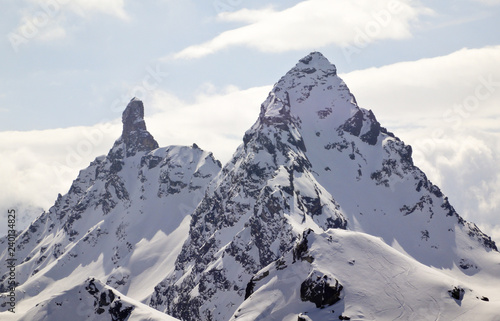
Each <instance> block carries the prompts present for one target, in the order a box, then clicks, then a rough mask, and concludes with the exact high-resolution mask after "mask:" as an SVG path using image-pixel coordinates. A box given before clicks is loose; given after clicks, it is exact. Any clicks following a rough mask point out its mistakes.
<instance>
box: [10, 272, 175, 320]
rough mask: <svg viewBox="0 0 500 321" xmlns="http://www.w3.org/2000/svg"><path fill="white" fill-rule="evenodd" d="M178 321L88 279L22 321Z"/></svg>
mask: <svg viewBox="0 0 500 321" xmlns="http://www.w3.org/2000/svg"><path fill="white" fill-rule="evenodd" d="M69 318H71V320H73V321H100V320H113V321H144V320H149V321H176V320H178V319H175V318H173V317H169V316H168V315H166V314H164V313H161V312H159V311H157V310H155V309H152V308H150V307H149V306H147V305H145V304H143V303H140V302H138V301H135V300H132V299H130V298H128V297H126V296H124V295H123V294H121V293H119V292H118V291H117V290H115V289H113V288H111V287H110V286H107V285H104V284H103V283H101V282H100V281H98V280H96V279H94V278H89V279H87V280H85V282H83V283H82V284H78V285H77V286H75V287H73V288H71V289H69V290H67V291H64V292H62V293H60V294H58V295H55V296H53V297H51V298H50V299H47V300H45V301H43V302H40V303H38V304H36V305H35V306H34V307H32V308H31V309H29V310H28V311H27V312H26V313H25V314H24V315H23V316H22V317H21V318H20V319H19V321H33V320H40V321H42V320H43V321H67V320H68V319H69Z"/></svg>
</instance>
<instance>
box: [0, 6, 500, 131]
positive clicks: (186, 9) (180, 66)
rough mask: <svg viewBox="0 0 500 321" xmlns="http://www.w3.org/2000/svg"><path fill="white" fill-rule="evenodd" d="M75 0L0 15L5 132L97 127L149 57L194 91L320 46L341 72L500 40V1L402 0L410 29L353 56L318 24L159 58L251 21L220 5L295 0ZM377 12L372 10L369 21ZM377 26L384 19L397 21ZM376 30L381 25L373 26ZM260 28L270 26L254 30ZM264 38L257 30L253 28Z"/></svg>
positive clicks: (171, 88) (173, 87)
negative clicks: (273, 48)
mask: <svg viewBox="0 0 500 321" xmlns="http://www.w3.org/2000/svg"><path fill="white" fill-rule="evenodd" d="M72 2H76V3H77V4H76V5H69V4H68V3H69V1H68V0H50V1H42V0H23V1H12V0H10V1H4V2H3V4H2V6H3V8H2V12H1V13H0V15H1V19H0V30H1V34H2V35H3V37H1V38H0V39H1V41H0V53H1V62H0V64H1V65H0V66H1V67H0V108H1V109H0V110H1V111H0V112H1V114H0V115H1V118H0V130H31V129H48V128H58V127H69V126H76V125H92V124H95V123H96V122H99V121H101V120H103V119H113V118H116V117H117V113H116V112H114V111H112V110H111V109H114V108H112V107H110V106H114V103H113V102H114V101H115V100H116V99H117V98H119V99H121V97H122V96H123V95H124V92H127V89H129V88H133V87H134V86H135V85H136V84H137V83H140V82H142V80H143V78H144V77H145V76H146V75H147V73H148V71H147V68H148V67H149V68H153V69H158V70H160V71H162V72H163V73H165V74H168V76H164V77H162V79H161V83H159V84H158V87H159V88H160V89H163V90H166V91H168V92H171V93H172V94H174V95H176V96H178V97H180V98H182V99H186V100H189V99H191V97H193V96H194V95H195V94H196V93H197V92H199V91H200V90H203V88H204V86H205V85H206V84H207V83H210V84H213V85H214V86H216V87H224V86H227V85H235V86H237V87H238V88H242V89H244V88H250V87H255V86H262V85H269V84H272V83H274V82H275V81H276V80H277V78H278V77H280V76H281V75H282V74H283V73H284V72H286V71H287V70H288V69H289V68H290V66H293V64H294V63H295V61H296V60H297V59H299V57H302V56H303V55H305V54H307V53H308V52H310V51H313V50H319V51H322V52H323V53H324V54H325V56H327V57H328V58H329V59H330V61H332V62H333V63H335V64H336V65H337V67H338V69H339V71H340V72H342V73H346V72H349V71H352V70H358V69H365V68H369V67H373V66H376V67H378V66H383V65H388V64H392V63H395V62H400V61H414V60H418V59H421V58H428V57H435V56H442V55H446V54H449V53H452V52H454V51H456V50H459V49H461V48H464V47H467V48H481V47H484V46H487V45H497V44H499V42H500V36H499V35H498V30H500V19H499V18H500V16H499V12H500V6H498V5H494V4H495V3H497V4H498V3H499V1H493V0H492V1H484V2H486V3H488V2H490V3H491V4H490V5H487V4H484V3H482V2H481V1H473V0H461V1H457V0H453V1H401V3H404V4H407V5H409V6H410V7H411V10H414V11H415V12H417V11H418V10H420V12H418V13H414V14H415V17H413V18H411V19H410V18H409V19H407V20H405V21H404V23H407V24H408V25H407V26H406V30H405V31H406V32H407V33H408V34H407V35H406V36H405V37H404V38H402V39H394V38H395V37H392V36H382V37H380V39H373V40H372V39H370V43H369V44H368V45H367V46H366V47H364V48H359V49H360V52H359V53H358V52H357V51H355V52H354V53H353V54H352V55H351V56H349V59H346V55H345V54H344V50H345V49H342V46H341V45H339V43H338V42H336V41H330V44H328V43H327V44H324V43H323V40H324V39H323V40H322V38H327V37H325V36H323V35H321V34H318V33H316V34H310V36H309V38H311V39H315V40H314V41H311V43H310V44H305V45H304V46H302V47H301V48H299V49H296V48H293V46H290V49H288V48H284V49H282V50H280V51H279V52H263V50H261V49H255V48H252V47H250V48H249V46H247V45H245V44H239V45H238V44H236V45H228V46H227V47H226V48H224V49H221V50H220V51H218V52H216V53H214V54H211V55H208V56H205V57H201V58H198V59H188V60H186V59H176V60H167V61H165V60H161V58H162V57H165V56H169V55H172V54H174V53H177V52H179V51H181V50H183V49H185V48H186V47H189V46H192V45H196V44H200V43H203V42H206V41H209V40H210V39H212V38H214V37H216V36H217V35H218V34H220V33H221V32H224V31H227V30H231V29H236V28H238V27H241V26H244V25H246V24H248V23H247V22H241V21H221V19H220V18H219V19H218V18H217V15H218V14H221V12H222V11H227V12H236V11H241V10H244V9H253V10H262V9H264V8H270V7H272V8H273V9H272V10H273V11H274V12H275V13H277V12H280V11H282V12H283V11H286V9H289V8H292V7H293V6H294V5H295V4H298V3H300V2H301V1H272V2H268V1H254V0H252V1H249V0H214V1H211V0H209V1H189V0H188V1H173V0H156V1H148V2H141V1H130V0H123V1H120V0H109V1H88V2H85V1H83V0H81V1H72ZM308 2H311V3H314V2H316V3H317V4H316V5H315V6H314V8H313V9H311V10H317V11H320V10H321V8H322V6H324V5H325V4H326V3H331V4H332V5H331V6H332V7H333V6H335V5H336V4H335V3H338V6H339V9H338V10H342V8H343V7H342V6H341V4H342V3H343V2H345V1H335V0H331V1H329V2H327V1H308ZM365 2H367V3H369V2H368V1H365ZM371 2H372V3H378V6H377V5H373V6H372V7H371V8H367V9H364V10H365V11H366V12H367V14H368V15H372V16H373V17H375V15H376V14H378V13H380V12H381V11H383V10H386V11H389V5H390V3H391V1H388V0H386V1H371ZM395 2H396V3H397V2H399V1H395ZM43 3H49V5H43ZM84 3H89V4H87V5H84ZM78 4H80V5H78ZM422 8H426V9H428V11H429V12H425V10H422ZM431 10H432V11H433V12H430V11H431ZM358 14H359V12H352V11H349V8H345V11H344V12H342V13H341V16H342V17H344V18H345V20H346V22H347V23H346V26H345V28H343V25H342V23H337V22H333V21H332V23H331V24H328V23H326V24H325V25H324V26H322V27H323V28H325V29H328V28H331V32H333V33H338V34H342V33H346V31H347V30H348V29H353V25H350V23H349V20H350V19H351V17H350V15H352V16H353V17H354V18H352V19H353V20H355V19H356V18H355V16H357V15H358ZM398 14H399V13H398V12H397V13H396V14H394V15H393V17H391V18H390V19H391V21H390V22H391V23H393V22H394V21H395V20H397V19H398ZM290 15H292V13H290ZM391 15H392V13H391ZM254 16H255V14H254ZM335 18H336V17H332V20H334V19H335ZM375 19H376V18H373V19H371V20H374V21H375V22H376V20H375ZM369 20H370V19H365V20H364V21H363V20H362V21H360V23H359V24H358V26H359V27H360V30H362V31H363V30H364V29H365V27H367V26H369V23H370V21H369ZM403 20H404V18H403ZM26 21H30V22H31V26H32V28H27V29H26V28H25V29H22V26H23V25H27V26H30V24H29V23H27V22H26ZM314 21H315V20H314V19H312V20H310V21H309V20H305V23H307V24H308V25H309V24H310V23H314ZM381 21H383V20H381ZM372 22H373V21H372ZM37 25H38V27H37ZM330 25H331V26H330ZM379 25H381V28H382V29H391V28H393V27H394V26H392V25H391V24H389V25H387V26H384V25H383V23H379ZM20 27H21V29H19V28H20ZM33 27H34V28H33ZM307 27H308V26H305V25H304V26H301V25H300V24H299V23H298V24H294V28H291V29H290V31H289V35H288V36H289V37H290V40H289V41H290V42H293V41H294V40H293V39H294V36H293V34H294V33H297V32H300V30H301V29H302V28H307ZM276 28H277V26H276ZM33 29H35V31H32V30H33ZM373 30H374V32H375V33H376V31H377V30H376V29H373ZM255 32H262V33H270V32H269V31H268V32H266V31H264V30H260V29H256V30H255ZM13 35H17V36H13ZM260 36H262V37H264V35H259V34H257V35H256V37H260ZM278 36H281V35H278ZM276 41H278V39H276ZM297 41H299V42H300V41H301V39H300V38H299V39H297ZM353 41H354V39H353ZM242 43H244V40H243V41H242ZM351 45H352V43H351ZM344 48H345V47H344ZM145 96H146V97H142V98H143V99H147V94H146V95H145Z"/></svg>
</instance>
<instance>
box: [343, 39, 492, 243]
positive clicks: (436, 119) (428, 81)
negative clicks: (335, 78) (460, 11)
mask: <svg viewBox="0 0 500 321" xmlns="http://www.w3.org/2000/svg"><path fill="white" fill-rule="evenodd" d="M341 77H342V78H343V79H344V81H345V82H346V84H347V85H348V87H349V88H350V90H351V91H352V92H353V93H354V95H355V96H356V99H357V101H358V103H359V104H360V106H362V107H364V108H368V109H372V110H373V111H374V113H375V115H376V116H377V119H378V120H379V121H380V122H381V124H382V126H385V127H387V128H388V130H389V131H393V132H394V133H395V134H396V136H398V137H399V138H401V139H402V140H403V141H405V143H407V144H410V145H412V147H413V151H414V152H413V159H414V161H415V164H416V165H417V166H418V167H420V168H421V169H422V170H423V171H424V172H425V173H426V175H427V176H428V178H429V179H430V180H431V181H432V182H433V183H435V184H437V185H438V186H439V187H440V188H441V189H442V191H443V192H444V193H445V194H446V195H448V196H449V198H450V202H451V203H452V204H453V206H454V207H455V209H456V210H457V211H458V213H459V214H460V215H462V216H463V217H465V218H466V219H467V220H470V221H472V222H474V223H477V224H478V225H479V226H480V227H481V228H482V229H483V231H485V232H486V233H488V234H490V236H493V237H494V238H495V240H496V241H497V243H499V244H500V237H499V235H500V234H499V233H498V231H499V230H500V219H499V217H498V214H499V212H500V143H499V142H500V122H499V120H500V110H499V109H498V106H500V46H495V47H485V48H481V49H462V50H459V51H456V52H454V53H451V54H449V55H446V56H441V57H435V58H429V59H422V60H418V61H411V62H402V63H396V64H392V65H388V66H383V67H380V68H370V69H365V70H359V71H354V72H350V73H348V74H345V75H341Z"/></svg>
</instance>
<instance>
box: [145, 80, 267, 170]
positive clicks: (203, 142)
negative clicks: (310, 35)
mask: <svg viewBox="0 0 500 321" xmlns="http://www.w3.org/2000/svg"><path fill="white" fill-rule="evenodd" d="M204 90H205V91H203V92H200V93H199V94H198V95H197V97H196V99H195V101H194V102H192V103H187V102H183V101H181V100H179V99H178V98H176V97H175V96H173V95H171V94H168V93H166V92H164V91H156V92H155V93H154V94H153V97H152V99H150V100H149V101H148V100H146V101H145V104H146V106H151V107H152V108H154V109H155V110H157V112H156V113H154V114H153V116H151V117H146V123H147V125H148V129H149V130H150V132H151V133H152V134H153V136H154V137H155V138H156V139H157V140H158V142H159V143H160V146H165V145H170V144H175V145H192V144H193V143H196V144H197V145H199V146H200V148H202V149H205V150H208V151H212V152H214V155H215V157H216V158H217V159H219V160H221V161H222V162H223V163H224V162H226V161H228V160H229V159H230V157H231V156H232V154H233V152H234V151H235V150H236V148H237V147H238V146H239V145H240V144H241V142H242V139H243V134H244V132H245V131H246V130H247V129H249V128H250V127H251V126H252V125H253V123H254V122H255V121H256V120H257V116H258V115H259V110H260V104H261V103H262V102H263V101H264V100H265V98H266V97H267V94H268V93H269V91H270V90H271V86H263V87H255V88H250V89H246V90H240V89H238V88H236V87H227V88H224V89H222V90H218V89H217V88H214V87H213V86H211V85H206V86H205V88H204ZM146 108H148V107H146ZM162 144H163V145H162Z"/></svg>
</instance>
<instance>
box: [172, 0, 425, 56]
mask: <svg viewBox="0 0 500 321" xmlns="http://www.w3.org/2000/svg"><path fill="white" fill-rule="evenodd" d="M431 12H432V11H431V10H430V9H427V8H425V7H422V6H420V5H418V4H416V3H415V2H413V1H409V0H359V1H349V0H337V1H331V0H307V1H303V2H300V3H298V4H297V5H295V6H293V7H291V8H288V9H285V10H282V11H275V10H273V9H271V8H265V9H263V10H260V11H259V10H248V9H243V10H239V11H237V12H233V13H224V14H223V15H220V16H219V17H220V19H222V20H226V21H233V22H234V21H239V22H246V23H250V24H248V25H246V26H244V27H240V28H237V29H232V30H228V31H225V32H223V33H221V34H220V35H218V36H216V37H215V38H213V39H211V40H209V41H207V42H205V43H202V44H199V45H193V46H190V47H187V48H185V49H184V50H182V51H180V52H178V53H176V54H175V55H174V56H173V57H174V58H177V59H178V58H200V57H203V56H206V55H209V54H212V53H215V52H217V51H220V50H222V49H225V48H228V47H231V46H247V47H251V48H254V49H257V50H259V51H263V52H284V51H289V50H306V49H308V50H311V49H313V48H316V49H317V48H321V47H323V46H326V45H330V44H337V45H340V46H343V47H346V46H352V45H354V46H356V47H358V48H362V47H364V46H366V45H368V44H369V43H372V42H374V41H377V40H381V39H403V38H408V37H410V36H411V30H410V29H411V25H412V23H415V22H417V21H418V19H419V17H420V16H421V15H423V14H429V13H431Z"/></svg>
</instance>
